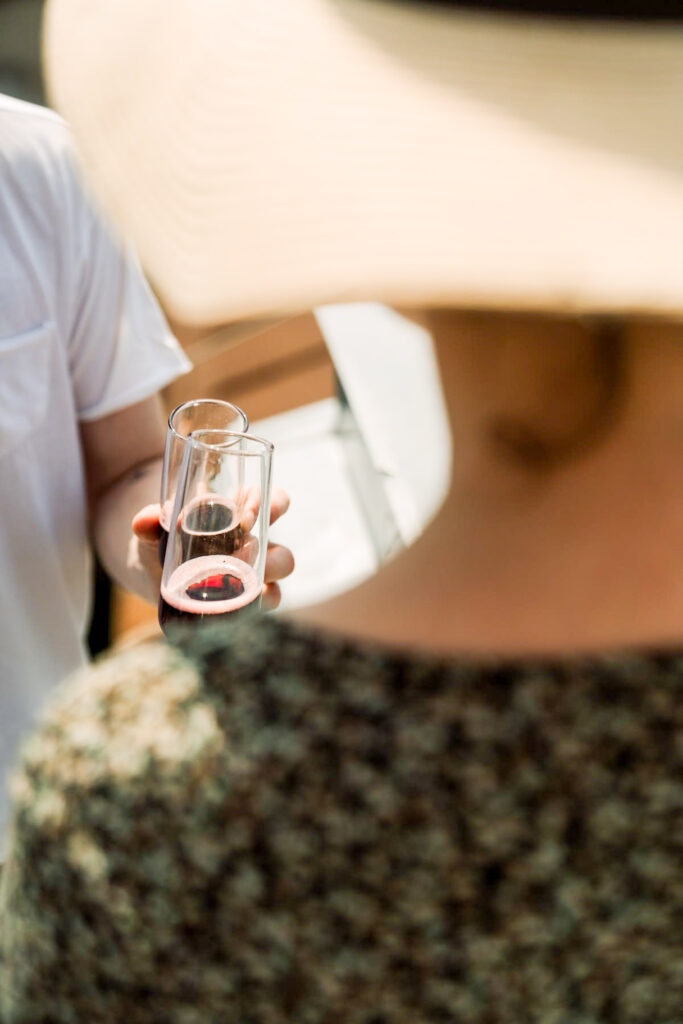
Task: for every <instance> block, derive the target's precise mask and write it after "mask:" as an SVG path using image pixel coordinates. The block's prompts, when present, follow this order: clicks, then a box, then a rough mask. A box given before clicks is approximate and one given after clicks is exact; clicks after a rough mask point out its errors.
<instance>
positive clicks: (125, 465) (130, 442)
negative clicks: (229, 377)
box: [81, 395, 294, 611]
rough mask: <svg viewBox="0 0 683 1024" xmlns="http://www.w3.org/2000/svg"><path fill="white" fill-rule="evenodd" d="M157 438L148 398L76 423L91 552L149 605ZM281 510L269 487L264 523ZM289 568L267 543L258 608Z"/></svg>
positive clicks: (267, 606)
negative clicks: (88, 510) (86, 496)
mask: <svg viewBox="0 0 683 1024" xmlns="http://www.w3.org/2000/svg"><path fill="white" fill-rule="evenodd" d="M165 436H166V422H165V418H164V415H163V410H162V406H161V401H160V399H159V397H158V396H156V395H155V396H153V397H151V398H147V399H145V400H144V401H142V402H138V403H137V404H136V405H131V406H129V407H128V408H126V409H122V410H120V411H118V412H115V413H112V414H111V415H109V416H104V417H102V419H98V420H94V421H92V422H90V423H83V424H82V425H81V440H82V445H83V453H84V460H85V469H86V478H87V485H88V501H89V508H90V524H91V534H92V539H93V544H94V546H95V550H96V551H97V554H98V556H99V559H100V561H101V563H102V565H103V566H104V568H105V569H106V571H107V573H108V574H109V575H110V576H111V578H112V579H113V580H115V581H116V583H118V584H119V585H120V586H122V587H124V588H125V589H126V590H130V591H131V592H132V593H134V594H137V595H138V596H139V597H142V598H144V599H145V600H146V601H149V602H150V603H152V604H156V601H157V599H158V597H159V586H160V584H161V568H160V566H159V556H158V551H157V541H158V539H159V511H160V507H159V492H160V488H161V469H162V464H163V454H164V441H165ZM288 507H289V497H288V496H287V494H286V493H285V492H284V491H283V490H281V489H280V488H274V490H273V493H272V496H271V507H270V522H271V523H274V522H276V520H278V519H279V518H280V516H281V515H283V513H284V512H286V511H287V508H288ZM293 569H294V558H293V555H292V553H291V551H290V550H289V549H288V548H285V547H283V546H282V545H281V544H269V545H268V555H267V558H266V568H265V587H264V591H263V600H262V608H263V609H264V610H266V611H271V610H272V609H273V608H276V607H277V606H278V604H279V603H280V587H279V585H278V583H277V581H278V580H281V579H284V578H285V577H286V576H289V574H290V573H291V572H292V571H293Z"/></svg>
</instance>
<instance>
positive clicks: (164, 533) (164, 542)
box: [159, 523, 168, 569]
mask: <svg viewBox="0 0 683 1024" xmlns="http://www.w3.org/2000/svg"><path fill="white" fill-rule="evenodd" d="M159 525H160V526H161V523H160V524H159ZM167 547H168V530H167V529H166V527H165V526H161V533H160V534H159V565H160V566H161V568H162V569H163V567H164V559H165V558H166V548H167Z"/></svg>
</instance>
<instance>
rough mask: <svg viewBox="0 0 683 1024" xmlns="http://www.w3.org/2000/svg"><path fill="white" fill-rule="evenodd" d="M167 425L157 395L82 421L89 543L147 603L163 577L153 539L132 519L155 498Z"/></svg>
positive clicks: (111, 571) (106, 565)
mask: <svg viewBox="0 0 683 1024" xmlns="http://www.w3.org/2000/svg"><path fill="white" fill-rule="evenodd" d="M165 429H166V426H165V421H164V416H163V411H162V407H161V401H160V399H159V397H158V396H156V395H155V396H152V397H151V398H147V399H144V400H143V401H142V402H138V403H136V404H135V405H131V406H129V407H128V408H126V409H121V410H119V411H118V412H114V413H111V415H109V416H104V417H102V418H101V419H98V420H94V421H92V422H89V423H83V424H82V425H81V440H82V445H83V453H84V460H85V470H86V479H87V486H88V502H89V509H90V528H91V534H92V540H93V544H94V546H95V549H96V551H97V554H98V556H99V558H100V561H101V562H102V565H103V566H104V568H105V569H106V571H107V572H108V573H109V575H110V576H111V577H112V579H113V580H115V581H116V582H117V583H118V584H119V585H120V586H122V587H125V589H126V590H130V591H132V592H133V593H134V594H137V595H138V596H140V597H142V598H144V599H145V600H147V601H150V602H154V601H156V599H157V597H158V594H159V584H160V581H161V570H160V568H159V562H158V555H157V551H156V543H155V542H154V540H153V538H152V536H151V535H150V536H149V537H147V538H139V537H137V536H136V535H135V534H133V533H131V522H132V520H133V518H134V516H135V515H136V513H138V511H139V510H140V509H141V508H142V507H143V506H147V505H150V504H151V503H153V502H158V500H159V490H160V484H161V467H162V462H163V454H164V438H165Z"/></svg>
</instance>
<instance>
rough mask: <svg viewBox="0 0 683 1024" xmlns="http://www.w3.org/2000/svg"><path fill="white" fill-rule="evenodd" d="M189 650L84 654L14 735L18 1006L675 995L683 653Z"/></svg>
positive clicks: (9, 1008)
mask: <svg viewBox="0 0 683 1024" xmlns="http://www.w3.org/2000/svg"><path fill="white" fill-rule="evenodd" d="M188 653H189V654H190V655H191V657H192V658H193V659H194V660H191V661H190V660H184V659H183V657H182V656H181V655H180V654H179V653H177V652H176V653H174V652H173V651H172V650H171V649H162V648H158V649H155V648H153V647H150V648H148V649H141V650H138V651H133V652H130V653H129V654H127V655H125V656H120V657H119V658H118V659H116V660H114V661H112V662H111V663H109V664H107V663H105V664H103V665H101V666H100V667H99V668H98V669H97V670H95V671H90V672H89V673H88V674H86V675H84V676H83V677H82V678H81V679H80V680H79V681H76V682H74V683H73V684H72V686H71V687H70V688H67V689H65V690H64V692H63V694H62V696H61V698H60V700H59V702H58V703H56V705H55V706H54V708H53V709H52V711H51V713H50V715H49V716H48V718H47V720H46V722H45V724H44V726H43V728H42V730H41V732H40V733H39V734H38V735H37V736H36V737H35V738H34V739H33V740H32V741H31V743H30V744H29V746H28V748H27V750H26V754H25V758H24V764H23V768H22V771H21V772H20V773H19V775H18V777H17V779H16V782H15V798H16V801H17V815H16V819H15V829H16V832H15V836H14V845H13V849H14V854H15V855H14V858H13V859H12V860H11V861H10V863H9V864H8V866H7V872H6V876H5V878H4V879H3V886H4V890H3V894H2V897H3V914H2V918H1V924H0V936H1V940H0V950H1V955H2V961H3V968H2V973H1V974H0V993H1V994H2V996H1V998H2V1000H3V1005H2V1010H3V1020H6V1021H7V1022H8V1024H10V1022H12V1024H19V1022H26V1024H28V1022H29V1021H30V1022H31V1024H36V1022H38V1021H45V1022H47V1021H67V1020H75V1019H77V1020H102V1021H111V1022H112V1024H113V1022H114V1021H121V1020H127V1021H129V1022H130V1024H137V1022H140V1024H142V1022H149V1021H152V1020H153V1021H165V1022H168V1024H181V1022H182V1024H188V1022H195V1021H196V1022H197V1024H199V1022H201V1024H208V1022H209V1021H216V1022H218V1021H227V1020H249V1021H252V1022H254V1024H261V1022H263V1024H265V1022H269V1024H276V1022H278V1021H282V1022H283V1024H284V1022H287V1021H292V1020H297V1021H310V1022H312V1024H313V1022H323V1021H330V1020H339V1021H348V1022H349V1024H353V1022H364V1024H369V1022H371V1021H373V1022H380V1021H382V1022H386V1024H391V1022H396V1024H398V1022H401V1024H404V1022H405V1024H408V1022H414V1021H467V1022H468V1024H479V1022H481V1024H484V1022H486V1024H488V1022H496V1024H499V1022H500V1024H504V1022H505V1024H507V1022H510V1024H512V1022H521V1021H525V1022H527V1021H528V1022H544V1024H545V1022H548V1021H567V1022H572V1024H574V1022H576V1024H578V1022H579V1021H580V1022H582V1024H583V1022H586V1024H587V1022H595V1024H598V1022H600V1024H602V1022H606V1021H615V1022H617V1021H618V1022H619V1024H622V1022H640V1024H655V1022H675V1021H679V1020H681V1006H682V1005H683V981H682V979H681V974H680V968H681V963H682V962H683V935H682V934H681V929H680V912H681V900H682V894H681V867H680V866H681V862H682V858H683V842H682V837H681V833H680V814H681V790H680V771H681V763H682V761H681V751H680V742H679V744H678V747H677V745H676V744H677V731H678V732H679V739H680V728H681V708H682V707H683V655H680V656H679V655H676V654H673V653H667V654H661V655H656V654H654V653H652V654H643V653H636V652H632V653H629V654H621V655H618V656H617V655H613V656H609V655H596V656H593V657H583V658H578V657H577V658H575V659H572V660H560V659H551V658H548V659H542V660H541V659H528V660H520V659H518V660H515V661H509V660H508V661H504V660H500V661H493V662H491V663H489V664H488V665H487V664H484V663H482V662H477V661H474V660H469V659H464V658H463V659H458V660H450V661H449V660H445V659H437V658H434V657H427V656H421V657H418V656H415V655H413V656H411V655H407V654H398V653H396V652H394V653H392V652H389V651H387V650H386V649H382V648H380V647H377V646H376V645H369V646H359V645H356V644H353V643H349V642H348V641H344V640H341V639H336V640H335V639H332V638H330V637H329V636H327V637H322V636H321V635H320V634H317V633H316V632H311V631H309V630H307V629H306V628H304V627H299V626H294V625H291V624H287V623H285V622H278V621H270V622H266V621H263V622H261V623H256V624H248V623H243V624H240V625H239V626H238V627H237V628H236V629H235V630H234V631H233V632H232V633H231V635H230V637H229V642H228V643H226V636H225V634H224V633H223V634H222V635H220V636H217V635H215V634H214V635H213V636H212V635H211V634H205V635H200V636H196V637H193V638H192V640H191V641H190V642H189V643H188V645H187V647H186V648H185V654H186V655H187V654H188Z"/></svg>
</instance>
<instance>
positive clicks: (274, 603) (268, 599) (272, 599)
mask: <svg viewBox="0 0 683 1024" xmlns="http://www.w3.org/2000/svg"><path fill="white" fill-rule="evenodd" d="M281 600H282V594H281V592H280V587H279V586H278V584H277V583H266V584H265V586H264V587H263V594H262V596H261V611H264V612H272V611H274V610H275V609H276V608H277V607H278V605H279V604H280V601H281Z"/></svg>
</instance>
